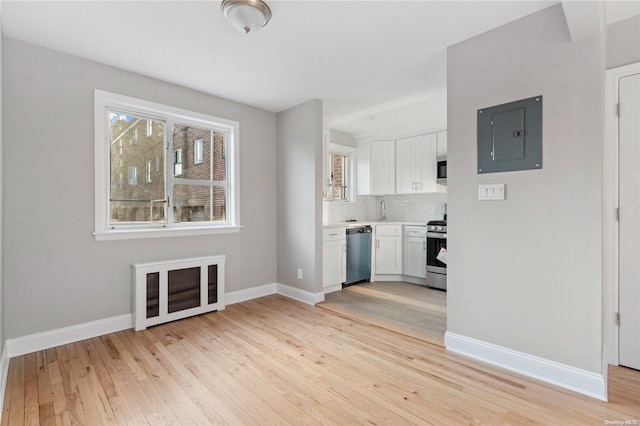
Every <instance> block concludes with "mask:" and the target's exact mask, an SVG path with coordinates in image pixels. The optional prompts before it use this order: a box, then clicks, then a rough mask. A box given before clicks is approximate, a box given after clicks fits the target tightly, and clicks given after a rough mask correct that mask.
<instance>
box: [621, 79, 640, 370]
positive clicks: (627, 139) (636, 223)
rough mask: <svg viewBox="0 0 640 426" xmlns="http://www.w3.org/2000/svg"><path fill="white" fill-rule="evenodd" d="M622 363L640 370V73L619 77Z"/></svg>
mask: <svg viewBox="0 0 640 426" xmlns="http://www.w3.org/2000/svg"><path fill="white" fill-rule="evenodd" d="M619 102H620V117H619V119H618V120H619V121H618V125H619V143H620V171H619V173H620V288H619V313H620V327H619V363H620V365H624V366H626V367H631V368H635V369H638V370H640V74H635V75H631V76H627V77H623V78H621V79H620V80H619Z"/></svg>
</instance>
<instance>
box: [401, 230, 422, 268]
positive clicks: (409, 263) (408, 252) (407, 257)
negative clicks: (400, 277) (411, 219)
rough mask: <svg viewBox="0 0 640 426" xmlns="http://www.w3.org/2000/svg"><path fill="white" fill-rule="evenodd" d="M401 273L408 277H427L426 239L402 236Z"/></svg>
mask: <svg viewBox="0 0 640 426" xmlns="http://www.w3.org/2000/svg"><path fill="white" fill-rule="evenodd" d="M402 260H403V274H404V275H409V276H410V277H418V278H426V277H427V240H426V238H420V237H407V236H405V237H404V251H403V252H402Z"/></svg>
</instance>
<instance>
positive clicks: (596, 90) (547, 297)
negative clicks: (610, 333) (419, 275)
mask: <svg viewBox="0 0 640 426" xmlns="http://www.w3.org/2000/svg"><path fill="white" fill-rule="evenodd" d="M603 58H604V51H603V40H602V39H601V38H599V37H597V38H594V39H590V40H586V41H582V42H578V43H572V42H571V40H570V38H569V34H568V31H567V28H566V24H565V21H564V17H563V13H562V8H561V6H560V5H557V6H553V7H551V8H548V9H545V10H542V11H540V12H538V13H536V14H533V15H530V16H528V17H525V18H522V19H520V20H518V21H515V22H512V23H509V24H507V25H504V26H502V27H500V28H497V29H495V30H492V31H489V32H487V33H484V34H482V35H479V36H477V37H475V38H472V39H470V40H467V41H464V42H462V43H459V44H457V45H455V46H452V47H450V48H449V49H448V51H447V59H448V71H447V78H448V96H447V103H448V123H447V127H448V132H449V133H448V137H449V141H448V142H449V145H448V149H449V151H448V161H449V163H448V164H449V170H450V173H449V179H448V200H449V204H448V206H449V210H448V213H449V229H448V231H449V233H448V236H449V238H448V240H449V243H448V248H449V268H448V271H449V275H448V290H449V291H448V294H447V296H448V297H447V314H448V315H447V316H448V323H447V329H448V331H450V332H453V333H456V334H460V335H463V336H467V337H471V338H475V339H479V340H481V341H484V342H488V343H492V344H496V345H499V346H502V347H506V348H510V349H513V350H516V351H521V352H524V353H528V354H532V355H535V356H539V357H542V358H545V359H549V360H553V361H556V362H560V363H564V364H567V365H571V366H574V367H577V368H581V369H585V370H588V371H592V372H600V370H601V361H600V360H601V334H602V333H601V304H602V302H601V292H602V288H601V262H602V259H601V237H600V233H601V208H602V204H601V192H602V178H601V175H602V165H601V163H602V134H603V124H602V102H603V98H602V93H603V77H604V75H603V74H604V63H603V60H604V59H603ZM536 95H542V96H543V97H544V105H543V161H544V164H543V169H542V170H532V171H520V172H506V173H494V174H485V175H478V174H477V173H476V161H477V158H476V114H477V110H478V109H480V108H486V107H489V106H493V105H498V104H502V103H506V102H510V101H516V100H519V99H524V98H528V97H532V96H536ZM488 183H504V184H506V194H507V199H506V201H493V202H488V201H483V202H480V201H478V185H479V184H488Z"/></svg>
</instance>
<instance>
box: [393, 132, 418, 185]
mask: <svg viewBox="0 0 640 426" xmlns="http://www.w3.org/2000/svg"><path fill="white" fill-rule="evenodd" d="M415 140H416V138H406V139H398V140H397V141H396V193H398V194H411V193H413V192H415V191H416V177H415V171H416V168H415V163H416V145H415Z"/></svg>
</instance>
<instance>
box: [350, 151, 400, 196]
mask: <svg viewBox="0 0 640 426" xmlns="http://www.w3.org/2000/svg"><path fill="white" fill-rule="evenodd" d="M357 169H358V170H357V176H358V180H357V189H358V195H386V194H395V192H396V191H395V189H396V180H395V177H396V157H395V141H392V140H372V141H366V142H362V143H360V144H358V168H357Z"/></svg>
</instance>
